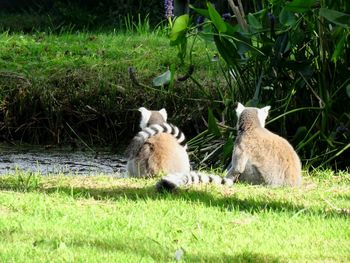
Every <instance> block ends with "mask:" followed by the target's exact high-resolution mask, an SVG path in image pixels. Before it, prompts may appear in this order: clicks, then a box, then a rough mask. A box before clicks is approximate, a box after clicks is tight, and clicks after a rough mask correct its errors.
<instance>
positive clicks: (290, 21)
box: [279, 8, 296, 26]
mask: <svg viewBox="0 0 350 263" xmlns="http://www.w3.org/2000/svg"><path fill="white" fill-rule="evenodd" d="M279 21H280V23H281V24H282V25H284V26H293V25H294V24H295V22H296V19H295V16H294V14H293V13H292V12H290V11H288V10H286V8H283V9H282V11H281V13H280V14H279Z"/></svg>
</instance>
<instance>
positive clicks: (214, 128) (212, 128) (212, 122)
mask: <svg viewBox="0 0 350 263" xmlns="http://www.w3.org/2000/svg"><path fill="white" fill-rule="evenodd" d="M208 130H209V132H211V133H212V134H214V135H215V136H218V137H220V136H221V132H220V130H219V127H218V124H217V123H216V119H215V117H214V114H213V111H212V110H211V109H209V110H208Z"/></svg>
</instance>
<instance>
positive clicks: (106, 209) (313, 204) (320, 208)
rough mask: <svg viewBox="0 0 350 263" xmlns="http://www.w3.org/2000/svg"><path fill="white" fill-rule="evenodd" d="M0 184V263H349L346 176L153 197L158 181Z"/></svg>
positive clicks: (18, 180) (16, 179)
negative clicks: (294, 186) (290, 185)
mask: <svg viewBox="0 0 350 263" xmlns="http://www.w3.org/2000/svg"><path fill="white" fill-rule="evenodd" d="M27 176H28V175H24V174H19V175H17V176H2V177H0V188H1V189H2V190H1V192H0V215H1V216H0V232H1V233H0V237H1V242H0V261H1V262H73V261H74V262H106V261H108V262H171V261H174V257H175V253H176V251H178V253H179V251H184V255H183V256H182V258H181V260H182V261H181V262H347V261H349V260H350V254H349V247H350V223H349V215H350V175H349V174H348V173H342V174H337V175H334V174H333V173H332V172H315V173H314V174H313V175H312V176H310V175H306V176H305V179H304V183H303V186H302V187H301V188H300V189H289V188H288V189H287V188H275V189H272V188H266V187H262V186H248V185H243V184H237V185H235V186H234V187H232V188H226V187H212V186H200V187H194V188H188V189H183V190H180V191H178V192H176V193H173V194H160V193H156V191H155V189H154V184H155V182H156V180H135V179H116V178H111V177H106V176H99V177H83V176H82V177H69V176H49V177H43V176H40V175H32V176H31V177H30V178H28V177H27Z"/></svg>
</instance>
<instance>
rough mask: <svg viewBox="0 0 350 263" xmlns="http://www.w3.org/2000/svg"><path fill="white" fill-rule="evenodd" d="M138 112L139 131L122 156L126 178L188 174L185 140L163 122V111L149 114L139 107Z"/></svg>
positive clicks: (177, 130)
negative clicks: (128, 176) (127, 174)
mask: <svg viewBox="0 0 350 263" xmlns="http://www.w3.org/2000/svg"><path fill="white" fill-rule="evenodd" d="M139 111H140V112H141V121H140V128H141V129H142V130H141V131H140V132H139V133H138V134H137V135H136V136H135V137H134V138H133V139H132V141H131V143H130V144H129V146H128V147H127V150H126V153H125V154H126V157H127V161H128V162H127V170H128V172H129V174H130V176H134V177H152V176H155V175H157V174H160V173H164V174H172V173H189V172H190V162H189V157H188V154H187V151H186V149H187V145H186V144H185V136H184V134H183V133H182V132H181V131H180V130H179V129H178V128H177V127H176V126H174V125H172V124H169V123H167V122H166V121H167V112H166V110H165V109H161V110H159V111H150V110H148V109H146V108H144V107H141V108H139Z"/></svg>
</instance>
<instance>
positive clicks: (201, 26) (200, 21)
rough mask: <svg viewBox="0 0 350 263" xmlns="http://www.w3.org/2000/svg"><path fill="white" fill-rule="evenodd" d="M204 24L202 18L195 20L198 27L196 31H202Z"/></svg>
mask: <svg viewBox="0 0 350 263" xmlns="http://www.w3.org/2000/svg"><path fill="white" fill-rule="evenodd" d="M203 23H204V16H198V17H197V19H196V24H197V25H198V27H197V29H198V31H202V30H203V25H202V24H203Z"/></svg>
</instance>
